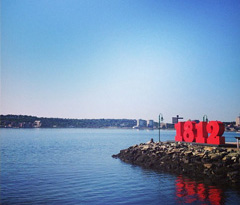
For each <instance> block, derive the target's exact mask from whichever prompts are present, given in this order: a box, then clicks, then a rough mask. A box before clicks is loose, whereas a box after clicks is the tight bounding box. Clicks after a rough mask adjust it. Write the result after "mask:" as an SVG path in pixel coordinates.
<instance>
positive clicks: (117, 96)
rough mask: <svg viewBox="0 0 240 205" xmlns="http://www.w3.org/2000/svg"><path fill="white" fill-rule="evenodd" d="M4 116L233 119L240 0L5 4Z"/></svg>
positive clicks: (237, 106) (239, 75)
mask: <svg viewBox="0 0 240 205" xmlns="http://www.w3.org/2000/svg"><path fill="white" fill-rule="evenodd" d="M1 2H2V3H1V113H2V114H26V115H35V116H43V117H44V116H46V117H64V118H130V119H138V118H142V119H154V120H157V117H158V114H159V113H162V114H163V116H164V118H165V122H170V121H171V117H172V116H175V115H176V114H179V115H181V116H183V117H184V119H185V120H188V119H202V116H203V115H204V114H207V115H208V117H209V119H210V120H221V121H234V120H235V118H236V116H237V115H238V114H239V113H240V1H239V0H236V1H234V0H230V1H227V0H215V1H214V0H206V1H204V0H195V1H192V0H182V1H179V0H175V1H174V0H173V1H171V0H165V1H161V0H159V1H157V0H156V1H152V0H125V1H123V0H114V1H112V0H108V1H105V0H100V1H99V0H96V1H94V0H91V1H87V0H84V1H81V0H40V1H39V0H2V1H1Z"/></svg>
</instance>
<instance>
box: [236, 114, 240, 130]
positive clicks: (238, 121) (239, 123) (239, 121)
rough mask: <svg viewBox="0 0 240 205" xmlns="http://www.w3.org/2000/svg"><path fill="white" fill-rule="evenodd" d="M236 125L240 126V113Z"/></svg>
mask: <svg viewBox="0 0 240 205" xmlns="http://www.w3.org/2000/svg"><path fill="white" fill-rule="evenodd" d="M236 126H238V127H239V126H240V115H239V116H238V117H237V118H236Z"/></svg>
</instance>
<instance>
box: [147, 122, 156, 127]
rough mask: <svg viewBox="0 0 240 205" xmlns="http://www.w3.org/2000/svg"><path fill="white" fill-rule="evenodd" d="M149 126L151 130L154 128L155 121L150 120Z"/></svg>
mask: <svg viewBox="0 0 240 205" xmlns="http://www.w3.org/2000/svg"><path fill="white" fill-rule="evenodd" d="M147 126H148V127H150V128H153V126H154V121H153V120H148V123H147Z"/></svg>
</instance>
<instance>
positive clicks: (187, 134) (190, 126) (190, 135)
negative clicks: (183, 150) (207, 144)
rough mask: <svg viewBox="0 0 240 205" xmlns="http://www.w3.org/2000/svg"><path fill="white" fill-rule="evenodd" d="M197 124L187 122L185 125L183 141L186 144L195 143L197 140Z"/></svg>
mask: <svg viewBox="0 0 240 205" xmlns="http://www.w3.org/2000/svg"><path fill="white" fill-rule="evenodd" d="M195 124H196V122H192V121H187V122H185V123H184V132H183V139H184V141H185V142H194V141H195V138H196V129H195Z"/></svg>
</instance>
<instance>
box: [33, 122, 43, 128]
mask: <svg viewBox="0 0 240 205" xmlns="http://www.w3.org/2000/svg"><path fill="white" fill-rule="evenodd" d="M41 125H42V124H41V121H40V120H35V121H34V123H33V127H35V128H38V127H41Z"/></svg>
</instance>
